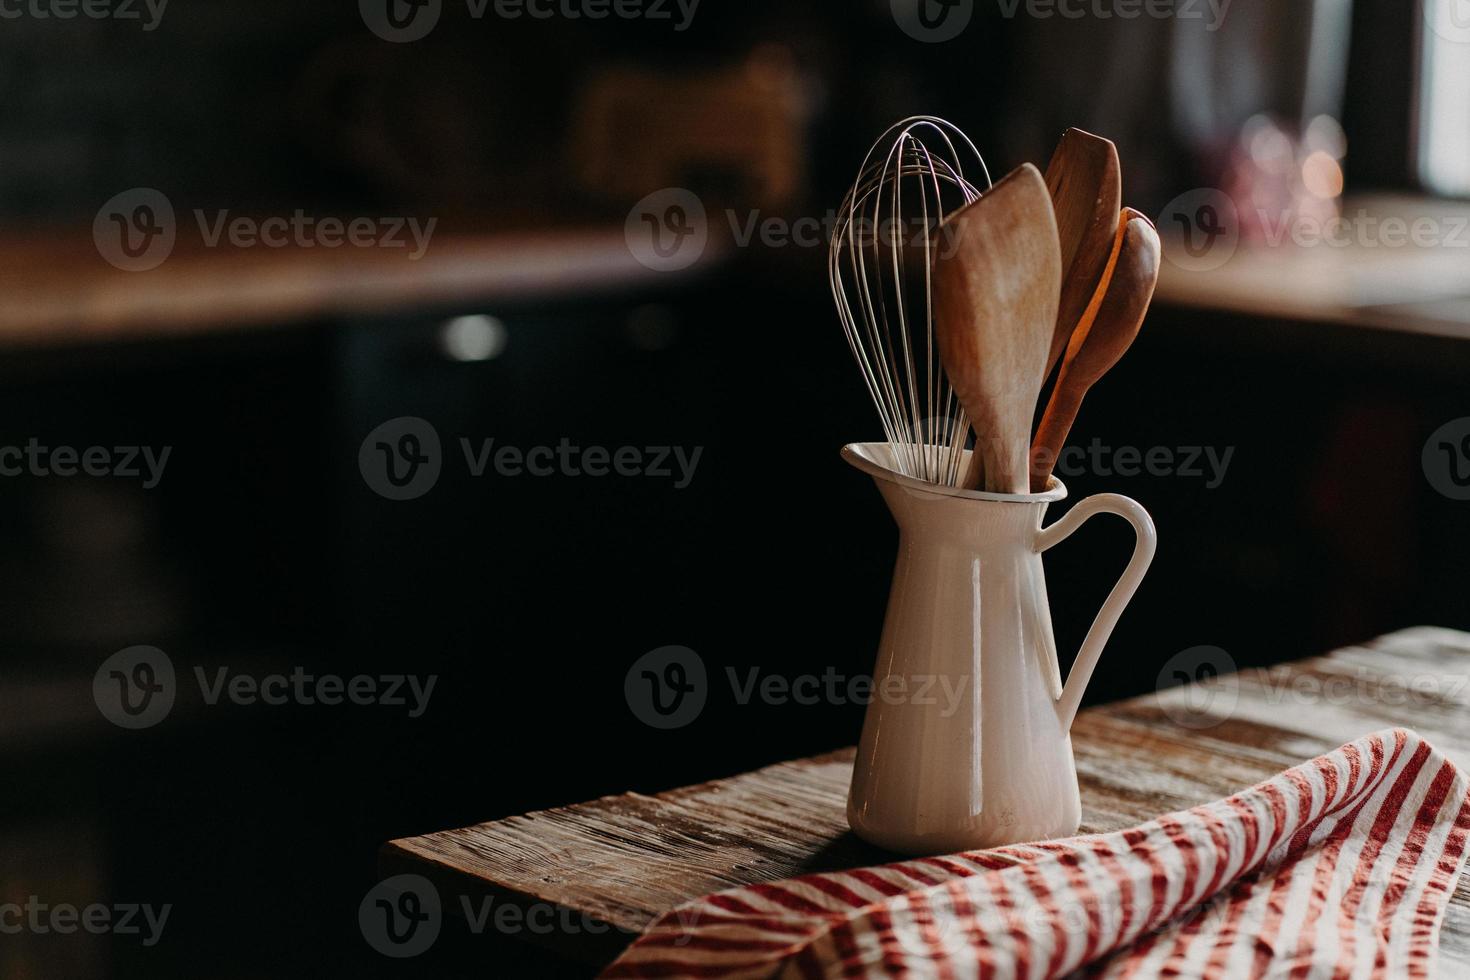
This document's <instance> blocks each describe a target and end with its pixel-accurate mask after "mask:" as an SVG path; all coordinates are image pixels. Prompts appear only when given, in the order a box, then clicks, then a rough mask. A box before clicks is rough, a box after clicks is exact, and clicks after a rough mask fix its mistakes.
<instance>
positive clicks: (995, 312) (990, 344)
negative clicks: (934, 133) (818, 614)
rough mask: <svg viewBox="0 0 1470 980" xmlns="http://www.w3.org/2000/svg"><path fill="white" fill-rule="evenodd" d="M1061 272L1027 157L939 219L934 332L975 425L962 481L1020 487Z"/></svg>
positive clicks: (1050, 221) (1038, 180) (1053, 229)
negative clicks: (972, 447) (977, 196)
mask: <svg viewBox="0 0 1470 980" xmlns="http://www.w3.org/2000/svg"><path fill="white" fill-rule="evenodd" d="M1061 278H1062V257H1061V248H1060V246H1059V245H1058V243H1057V223H1056V217H1055V216H1054V215H1053V213H1052V206H1051V197H1050V195H1049V194H1048V193H1047V190H1046V182H1045V181H1044V180H1043V179H1042V177H1041V172H1040V171H1039V170H1037V169H1036V168H1035V167H1034V166H1032V165H1031V164H1029V163H1028V164H1024V165H1022V166H1021V167H1018V168H1017V169H1016V170H1014V171H1012V172H1011V173H1010V174H1008V175H1007V176H1006V177H1005V179H1004V180H1002V181H1001V182H1000V183H998V184H996V185H995V186H994V187H993V188H991V189H990V190H989V191H987V192H986V193H985V195H984V196H983V197H981V198H980V199H979V200H978V201H975V202H974V203H972V204H970V205H967V206H966V207H964V208H962V209H960V210H959V211H956V212H955V213H954V214H952V215H950V216H949V217H948V218H947V219H945V222H944V226H943V228H942V229H941V232H940V245H939V249H938V253H937V255H936V257H935V259H934V285H933V295H934V323H935V336H936V338H937V340H938V345H939V355H940V358H941V360H942V361H943V363H944V370H945V373H946V374H948V375H949V380H950V384H951V386H953V388H954V391H955V394H956V395H957V396H958V397H959V400H960V404H961V405H963V406H964V408H965V414H967V415H968V416H969V417H970V425H971V427H972V428H973V429H974V430H975V453H974V455H973V457H972V458H971V461H970V468H969V471H968V473H967V474H966V476H965V479H964V481H963V483H962V486H964V487H966V488H968V489H975V488H977V487H980V486H982V485H983V487H984V489H986V490H989V491H992V492H995V493H1025V492H1026V489H1027V485H1028V456H1027V447H1028V444H1029V443H1030V435H1031V418H1032V415H1033V413H1034V412H1035V406H1036V398H1037V395H1039V394H1040V391H1041V383H1042V381H1043V380H1044V379H1045V368H1046V358H1047V353H1048V349H1049V345H1050V344H1051V336H1052V327H1053V325H1054V324H1055V323H1056V318H1057V302H1058V295H1059V293H1060V290H1061Z"/></svg>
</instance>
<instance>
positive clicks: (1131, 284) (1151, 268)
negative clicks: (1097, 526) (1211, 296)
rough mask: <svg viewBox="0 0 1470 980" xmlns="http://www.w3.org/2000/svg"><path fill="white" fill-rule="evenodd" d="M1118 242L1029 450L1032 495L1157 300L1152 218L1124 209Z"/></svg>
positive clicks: (1041, 486)
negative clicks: (1099, 293)
mask: <svg viewBox="0 0 1470 980" xmlns="http://www.w3.org/2000/svg"><path fill="white" fill-rule="evenodd" d="M1118 238H1119V246H1118V252H1117V258H1116V260H1115V261H1114V262H1113V263H1112V267H1111V269H1109V270H1108V271H1107V273H1106V275H1105V280H1106V282H1107V291H1106V292H1105V293H1103V295H1102V296H1101V297H1100V300H1099V302H1097V303H1095V304H1094V310H1093V311H1092V313H1093V315H1092V316H1091V318H1090V323H1088V324H1087V325H1086V326H1085V327H1084V328H1082V329H1079V330H1078V331H1077V332H1076V333H1074V334H1073V335H1072V340H1071V342H1070V343H1069V344H1068V345H1067V356H1066V358H1065V359H1064V360H1063V361H1062V370H1061V372H1060V373H1059V374H1058V375H1057V383H1056V387H1054V388H1053V389H1052V393H1051V400H1050V401H1048V402H1047V403H1046V414H1044V415H1043V416H1042V417H1041V426H1040V428H1038V429H1037V430H1036V442H1035V443H1034V445H1033V446H1032V449H1031V492H1032V493H1041V492H1042V491H1043V490H1044V489H1045V488H1046V484H1047V481H1048V479H1050V477H1051V471H1052V468H1053V467H1054V466H1056V462H1057V455H1058V454H1059V453H1060V452H1061V451H1062V444H1063V443H1065V442H1066V441H1067V433H1068V432H1070V431H1071V429H1072V423H1073V422H1075V421H1076V420H1077V410H1078V409H1079V408H1081V407H1082V399H1083V398H1084V397H1085V396H1086V395H1087V392H1088V389H1090V388H1091V387H1092V386H1093V385H1094V384H1096V383H1097V380H1098V379H1099V378H1101V377H1102V376H1103V375H1104V374H1106V373H1107V372H1108V371H1109V370H1110V369H1111V368H1112V366H1113V365H1114V364H1117V363H1118V360H1119V358H1121V357H1122V356H1123V354H1124V353H1125V352H1126V351H1127V350H1128V348H1129V347H1130V346H1131V345H1132V344H1133V339H1134V338H1135V337H1137V336H1138V328H1139V327H1141V326H1142V325H1143V318H1144V316H1145V314H1147V313H1148V304H1149V301H1150V300H1152V299H1153V295H1154V286H1155V284H1157V283H1158V281H1159V256H1160V255H1161V254H1162V252H1161V249H1160V247H1159V233H1158V232H1157V231H1155V230H1154V226H1153V223H1152V222H1150V221H1149V220H1148V218H1146V217H1144V216H1143V215H1142V214H1140V213H1139V212H1137V211H1135V210H1133V209H1132V208H1124V209H1123V213H1122V214H1121V215H1120V217H1119V220H1118Z"/></svg>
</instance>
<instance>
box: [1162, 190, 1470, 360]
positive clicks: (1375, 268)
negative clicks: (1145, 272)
mask: <svg viewBox="0 0 1470 980" xmlns="http://www.w3.org/2000/svg"><path fill="white" fill-rule="evenodd" d="M1389 219H1397V220H1398V221H1400V222H1403V223H1404V224H1405V225H1406V226H1408V227H1409V228H1412V227H1413V225H1414V223H1415V222H1427V224H1425V225H1424V226H1423V227H1424V228H1425V230H1426V232H1427V234H1428V236H1429V237H1430V238H1431V239H1432V241H1433V244H1419V245H1416V244H1414V243H1413V241H1412V240H1411V239H1410V237H1409V236H1408V235H1407V234H1406V235H1404V236H1398V235H1390V233H1388V232H1384V231H1382V230H1377V231H1375V229H1381V228H1382V226H1383V222H1384V221H1386V220H1389ZM1344 220H1345V221H1346V222H1347V224H1346V225H1345V226H1344V227H1342V228H1339V229H1337V230H1335V231H1334V232H1333V233H1332V234H1331V235H1330V240H1314V239H1312V238H1311V237H1308V238H1306V239H1305V242H1306V243H1305V244H1303V243H1298V242H1294V241H1293V240H1292V236H1291V235H1290V234H1282V235H1280V236H1278V237H1279V239H1280V240H1279V241H1278V242H1275V243H1264V242H1257V243H1251V242H1246V241H1240V242H1238V243H1235V242H1231V241H1229V240H1219V241H1217V242H1215V243H1214V244H1212V245H1208V246H1204V247H1198V246H1197V247H1196V250H1195V252H1194V253H1193V254H1191V253H1190V252H1189V251H1188V250H1187V249H1186V248H1185V247H1184V242H1183V241H1182V240H1181V239H1180V238H1179V237H1178V236H1174V237H1170V236H1169V234H1168V233H1169V231H1170V229H1168V228H1161V229H1160V231H1161V232H1163V233H1164V234H1165V239H1164V255H1165V261H1164V265H1163V268H1162V269H1161V270H1160V275H1159V286H1158V291H1157V293H1156V294H1155V300H1154V301H1155V304H1167V305H1171V306H1177V307H1184V308H1191V309H1201V310H1210V311H1214V312H1226V313H1239V314H1243V315H1246V316H1252V317H1261V318H1266V319H1272V320H1285V321H1297V322H1309V323H1330V324H1341V325H1345V326H1353V327H1366V328H1373V329H1382V330H1392V331H1400V332H1405V333H1412V334H1422V335H1426V336H1436V337H1449V338H1459V339H1470V206H1467V205H1466V204H1464V203H1456V202H1447V201H1437V200H1430V199H1424V198H1412V197H1382V198H1365V199H1361V200H1357V201H1348V202H1347V203H1346V204H1345V205H1344Z"/></svg>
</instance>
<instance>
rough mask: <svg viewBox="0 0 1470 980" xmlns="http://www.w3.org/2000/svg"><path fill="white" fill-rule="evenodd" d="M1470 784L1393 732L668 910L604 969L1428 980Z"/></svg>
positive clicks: (654, 973)
mask: <svg viewBox="0 0 1470 980" xmlns="http://www.w3.org/2000/svg"><path fill="white" fill-rule="evenodd" d="M1467 833H1470V783H1467V780H1466V777H1465V775H1464V774H1462V773H1461V772H1459V771H1458V770H1457V769H1456V768H1455V766H1454V765H1453V764H1452V763H1451V762H1450V761H1449V760H1448V759H1446V758H1445V757H1443V756H1442V755H1440V754H1439V753H1438V752H1437V751H1435V750H1434V749H1433V748H1432V747H1431V746H1430V745H1429V744H1428V743H1427V742H1425V741H1424V740H1423V739H1422V738H1420V737H1419V736H1418V735H1416V734H1414V733H1413V732H1408V731H1403V730H1393V731H1383V732H1379V733H1378V734H1375V735H1371V736H1368V737H1367V738H1364V739H1361V740H1359V741H1356V742H1352V743H1350V744H1348V745H1345V746H1343V747H1342V748H1340V749H1338V750H1337V751H1335V752H1332V753H1329V754H1328V755H1324V756H1322V757H1320V758H1318V759H1315V760H1313V761H1311V762H1309V763H1307V764H1305V765H1302V766H1298V767H1296V768H1295V769H1291V770H1288V771H1287V772H1284V773H1282V774H1281V775H1279V776H1277V777H1275V778H1274V779H1271V780H1268V781H1266V782H1264V783H1261V784H1260V785H1259V786H1255V787H1253V788H1251V789H1248V790H1246V791H1244V792H1242V793H1239V794H1237V795H1235V796H1232V797H1230V798H1228V799H1224V800H1220V801H1219V802H1216V803H1210V804H1207V805H1205V806H1200V807H1196V808H1194V809H1192V810H1185V811H1182V812H1180V813H1174V814H1170V815H1168V816H1165V817H1160V818H1159V819H1157V820H1154V821H1151V822H1149V823H1146V824H1144V825H1142V826H1140V827H1135V828H1133V829H1132V830H1124V831H1119V832H1117V833H1111V834H1099V835H1095V836H1088V837H1076V838H1073V839H1071V840H1065V841H1050V842H1046V843H1038V844H1028V845H1023V846H1015V847H1002V848H998V849H996V850H991V851H979V852H974V853H968V854H958V855H954V856H951V857H939V858H923V859H920V860H914V861H904V862H902V863H899V864H890V865H886V866H884V867H878V868H870V869H866V870H860V871H845V872H837V873H832V874H819V875H810V876H808V877H804V878H796V879H792V880H790V881H782V882H776V883H772V884H765V885H754V886H750V887H746V888H737V889H734V890H732V891H726V892H720V893H719V894H716V895H711V896H709V897H708V898H704V899H700V900H699V901H696V902H692V903H689V904H687V905H684V906H681V907H680V908H678V909H676V910H674V911H673V912H670V913H668V914H667V915H664V916H663V917H661V918H660V919H659V920H658V921H657V922H655V923H654V924H653V925H652V926H650V927H649V929H648V931H647V932H646V933H644V935H643V936H642V937H640V938H639V939H638V941H637V942H635V943H634V944H633V945H632V946H631V947H630V948H629V949H628V950H627V952H626V953H624V954H623V956H622V957H620V958H619V959H618V960H617V962H615V963H614V964H613V965H612V966H610V967H609V968H608V969H607V970H606V972H605V973H604V974H603V976H604V977H610V978H615V977H699V978H707V977H729V978H735V977H742V978H744V977H783V978H786V977H791V978H797V977H800V978H808V977H812V978H814V977H889V976H915V977H939V978H951V977H953V978H963V977H974V976H982V977H1029V978H1035V977H1063V976H1067V975H1069V974H1073V973H1077V974H1078V975H1080V976H1095V977H1123V976H1127V977H1262V976H1271V977H1303V978H1305V977H1394V978H1397V977H1419V976H1427V975H1429V973H1430V971H1431V970H1432V967H1433V960H1434V954H1435V948H1436V941H1437V938H1438V934H1439V928H1440V923H1441V921H1442V919H1443V917H1444V912H1445V906H1446V904H1447V903H1448V901H1449V897H1450V894H1451V893H1452V892H1453V891H1454V888H1455V884H1456V882H1457V880H1458V878H1459V874H1460V869H1461V866H1462V864H1463V862H1464V858H1465V842H1466V836H1467Z"/></svg>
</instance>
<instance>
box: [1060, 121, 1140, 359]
mask: <svg viewBox="0 0 1470 980" xmlns="http://www.w3.org/2000/svg"><path fill="white" fill-rule="evenodd" d="M1046 187H1047V190H1048V191H1049V192H1050V193H1051V200H1052V204H1053V206H1054V207H1055V208H1056V212H1057V236H1058V240H1059V241H1060V243H1061V248H1062V296H1061V300H1060V302H1059V304H1058V306H1057V322H1056V330H1055V332H1054V333H1053V334H1052V340H1051V350H1050V352H1049V353H1048V355H1047V361H1046V370H1045V371H1043V372H1042V373H1043V375H1044V376H1046V377H1049V376H1050V375H1051V372H1052V369H1053V368H1055V367H1056V364H1057V360H1058V359H1059V358H1060V357H1061V356H1062V352H1063V351H1065V350H1066V349H1067V342H1068V340H1069V339H1071V337H1072V335H1073V334H1074V333H1076V332H1077V330H1078V329H1079V328H1080V327H1082V326H1084V325H1085V324H1084V323H1083V320H1084V318H1085V317H1086V315H1087V313H1088V306H1089V304H1090V303H1091V302H1092V299H1093V296H1094V295H1095V294H1096V293H1097V290H1098V287H1099V286H1100V285H1102V277H1103V270H1104V269H1106V268H1107V265H1108V262H1109V260H1110V259H1111V258H1112V254H1113V246H1114V244H1115V242H1116V240H1117V236H1116V232H1117V229H1118V209H1119V208H1120V207H1122V204H1123V200H1122V199H1123V182H1122V168H1121V167H1120V166H1119V164H1118V148H1117V147H1115V146H1114V145H1113V144H1112V141H1110V140H1105V139H1103V138H1102V137H1101V136H1094V135H1092V134H1091V133H1087V132H1083V131H1082V130H1080V129H1069V130H1067V131H1066V132H1065V133H1063V134H1062V140H1061V142H1060V143H1058V144H1057V148H1056V152H1054V153H1053V154H1052V158H1051V163H1049V164H1047V166H1046ZM1042 380H1043V381H1045V377H1043V379H1042Z"/></svg>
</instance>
